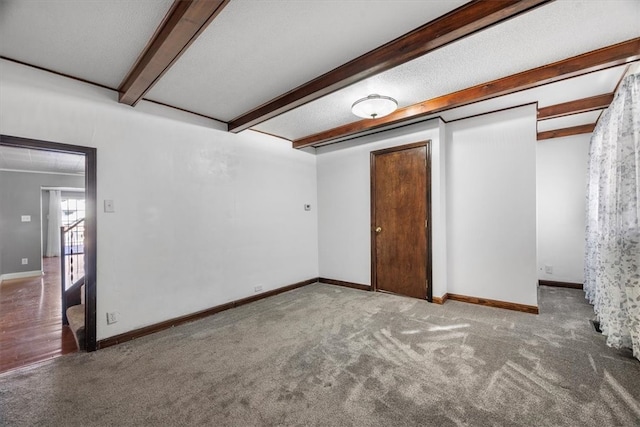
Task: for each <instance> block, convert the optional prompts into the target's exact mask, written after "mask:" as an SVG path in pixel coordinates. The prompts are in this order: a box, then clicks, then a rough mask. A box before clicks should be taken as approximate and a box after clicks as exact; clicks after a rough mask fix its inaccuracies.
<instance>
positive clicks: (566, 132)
mask: <svg viewBox="0 0 640 427" xmlns="http://www.w3.org/2000/svg"><path fill="white" fill-rule="evenodd" d="M595 128H596V124H595V123H591V124H588V125H580V126H572V127H570V128H564V129H554V130H548V131H546V132H538V141H542V140H544V139H551V138H562V137H563V136H571V135H580V134H583V133H591V132H593V130H594V129H595Z"/></svg>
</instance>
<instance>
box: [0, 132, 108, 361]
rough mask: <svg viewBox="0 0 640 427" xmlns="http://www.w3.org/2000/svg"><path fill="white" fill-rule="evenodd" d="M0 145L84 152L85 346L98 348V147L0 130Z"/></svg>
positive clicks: (81, 153) (90, 349) (64, 151)
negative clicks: (47, 139) (35, 137)
mask: <svg viewBox="0 0 640 427" xmlns="http://www.w3.org/2000/svg"><path fill="white" fill-rule="evenodd" d="M0 145H5V146H8V147H16V148H28V149H38V150H46V151H55V152H58V153H71V154H80V155H84V159H85V160H84V176H85V209H86V214H85V218H86V219H85V243H84V245H85V246H84V247H85V282H84V283H85V318H84V329H85V346H86V348H85V350H86V351H95V350H96V349H97V342H96V261H97V251H96V249H97V248H96V242H97V213H98V212H97V199H96V195H97V181H96V177H97V174H96V151H97V150H96V149H95V148H92V147H83V146H79V145H70V144H61V143H58V142H51V141H41V140H37V139H29V138H21V137H17V136H10V135H2V134H0Z"/></svg>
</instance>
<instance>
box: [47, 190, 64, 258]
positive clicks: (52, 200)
mask: <svg viewBox="0 0 640 427" xmlns="http://www.w3.org/2000/svg"><path fill="white" fill-rule="evenodd" d="M61 226H62V208H61V206H60V190H49V221H48V228H47V249H46V251H45V253H44V256H47V257H51V256H60V227H61Z"/></svg>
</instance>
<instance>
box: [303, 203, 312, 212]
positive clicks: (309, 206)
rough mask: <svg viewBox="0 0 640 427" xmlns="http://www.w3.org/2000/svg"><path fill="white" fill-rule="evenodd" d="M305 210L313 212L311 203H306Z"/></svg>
mask: <svg viewBox="0 0 640 427" xmlns="http://www.w3.org/2000/svg"><path fill="white" fill-rule="evenodd" d="M304 210H305V211H310V210H311V205H310V204H309V203H305V205H304Z"/></svg>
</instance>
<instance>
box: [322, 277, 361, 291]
mask: <svg viewBox="0 0 640 427" xmlns="http://www.w3.org/2000/svg"><path fill="white" fill-rule="evenodd" d="M318 281H319V282H321V283H326V284H328V285H336V286H343V287H345V288H353V289H360V290H361V291H370V290H371V286H367V285H361V284H359V283H352V282H345V281H342V280H334V279H327V278H326V277H321V278H319V279H318Z"/></svg>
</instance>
